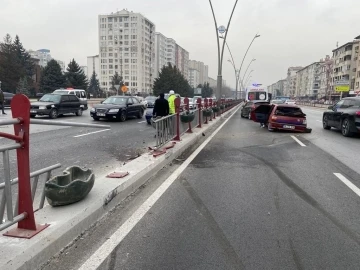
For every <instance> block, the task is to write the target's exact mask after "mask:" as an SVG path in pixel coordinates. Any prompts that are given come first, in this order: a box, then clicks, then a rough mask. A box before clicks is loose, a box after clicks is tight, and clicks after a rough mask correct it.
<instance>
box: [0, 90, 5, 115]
mask: <svg viewBox="0 0 360 270" xmlns="http://www.w3.org/2000/svg"><path fill="white" fill-rule="evenodd" d="M4 102H5V96H4V92H3V91H2V90H1V89H0V105H1V109H2V114H6V113H5V111H4V107H5V106H4Z"/></svg>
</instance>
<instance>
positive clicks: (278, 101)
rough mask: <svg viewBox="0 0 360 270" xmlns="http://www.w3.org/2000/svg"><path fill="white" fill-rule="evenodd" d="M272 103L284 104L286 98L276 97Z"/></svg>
mask: <svg viewBox="0 0 360 270" xmlns="http://www.w3.org/2000/svg"><path fill="white" fill-rule="evenodd" d="M270 103H271V104H284V103H285V100H282V99H274V100H271V101H270Z"/></svg>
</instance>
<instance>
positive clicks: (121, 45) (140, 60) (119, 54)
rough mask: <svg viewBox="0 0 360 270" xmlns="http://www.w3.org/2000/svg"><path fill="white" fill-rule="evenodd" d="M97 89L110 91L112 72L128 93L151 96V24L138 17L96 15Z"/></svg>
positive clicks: (129, 14) (126, 13)
mask: <svg viewBox="0 0 360 270" xmlns="http://www.w3.org/2000/svg"><path fill="white" fill-rule="evenodd" d="M98 24H99V57H100V75H99V79H100V87H101V88H102V89H103V90H105V91H109V90H111V80H112V77H113V76H114V74H115V72H118V73H119V74H120V75H122V77H123V81H124V84H125V85H126V86H128V89H129V91H130V93H133V94H134V93H151V92H152V88H153V80H154V77H153V74H154V66H155V64H154V63H155V44H154V43H155V24H154V23H153V22H152V21H150V20H149V19H148V18H146V17H145V16H143V15H142V14H140V13H135V12H132V11H128V10H125V9H124V10H121V11H118V12H115V13H111V14H106V15H99V16H98Z"/></svg>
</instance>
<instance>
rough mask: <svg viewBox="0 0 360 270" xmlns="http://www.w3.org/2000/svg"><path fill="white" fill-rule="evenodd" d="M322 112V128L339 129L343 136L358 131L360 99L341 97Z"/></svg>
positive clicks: (359, 127) (359, 125)
mask: <svg viewBox="0 0 360 270" xmlns="http://www.w3.org/2000/svg"><path fill="white" fill-rule="evenodd" d="M328 109H329V110H328V111H326V112H324V113H323V128H324V129H331V128H332V127H334V128H337V129H340V130H341V133H342V135H343V136H345V137H350V136H353V135H355V134H359V133H360V99H359V98H358V97H348V98H343V99H342V100H340V101H339V102H338V103H336V104H335V105H332V106H329V107H328Z"/></svg>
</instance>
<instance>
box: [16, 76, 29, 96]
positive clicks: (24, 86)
mask: <svg viewBox="0 0 360 270" xmlns="http://www.w3.org/2000/svg"><path fill="white" fill-rule="evenodd" d="M16 93H17V94H23V95H26V96H29V85H28V78H27V77H26V76H24V77H23V78H20V79H19V82H18V85H17V88H16Z"/></svg>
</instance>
